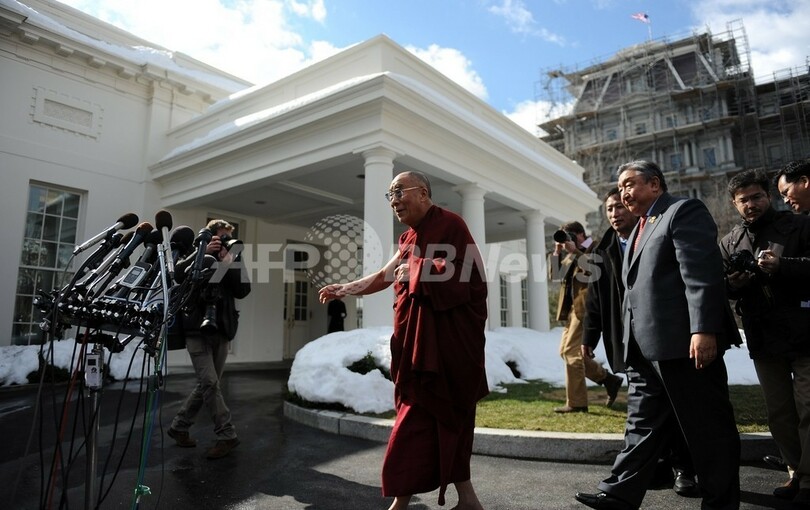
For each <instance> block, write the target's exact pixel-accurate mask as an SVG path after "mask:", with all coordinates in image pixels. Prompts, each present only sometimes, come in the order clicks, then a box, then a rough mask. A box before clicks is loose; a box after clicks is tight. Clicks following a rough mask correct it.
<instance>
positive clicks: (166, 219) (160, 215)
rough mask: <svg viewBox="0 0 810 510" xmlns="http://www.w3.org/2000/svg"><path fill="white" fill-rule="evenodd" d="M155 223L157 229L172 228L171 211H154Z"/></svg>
mask: <svg viewBox="0 0 810 510" xmlns="http://www.w3.org/2000/svg"><path fill="white" fill-rule="evenodd" d="M155 225H156V226H157V229H158V230H160V229H162V228H163V227H166V228H168V229H169V230H171V228H172V213H170V212H169V211H164V210H160V211H158V212H157V213H155Z"/></svg>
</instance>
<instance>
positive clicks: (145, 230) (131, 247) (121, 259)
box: [110, 221, 154, 277]
mask: <svg viewBox="0 0 810 510" xmlns="http://www.w3.org/2000/svg"><path fill="white" fill-rule="evenodd" d="M152 230H154V227H152V224H151V223H149V222H148V221H144V222H143V223H141V224H140V225H138V228H136V229H135V235H133V236H132V239H130V240H129V242H128V243H127V244H126V246H124V248H123V249H122V250H121V251H120V252H118V255H116V256H115V260H113V263H112V264H110V275H111V276H112V277H115V276H116V275H117V274H118V273H120V272H121V269H122V268H123V267H124V264H126V262H128V261H129V256H130V255H132V252H134V251H135V248H137V247H138V246H140V245H141V243H142V242H143V241H144V239H146V237H147V236H148V235H149V233H150V232H152Z"/></svg>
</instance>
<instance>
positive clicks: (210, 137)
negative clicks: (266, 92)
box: [160, 71, 592, 193]
mask: <svg viewBox="0 0 810 510" xmlns="http://www.w3.org/2000/svg"><path fill="white" fill-rule="evenodd" d="M379 76H387V77H389V78H390V79H392V80H394V81H396V82H398V83H400V84H402V85H403V86H405V87H407V88H409V89H412V90H414V91H415V92H417V93H418V94H419V95H420V97H422V98H424V99H426V100H428V101H430V102H431V103H434V104H436V105H437V106H439V107H441V109H442V110H443V111H447V112H449V113H450V114H452V115H453V116H455V117H457V118H458V119H460V120H461V121H463V122H465V123H467V124H469V125H471V126H474V127H475V128H476V129H478V130H479V131H481V132H482V133H484V134H485V135H486V136H488V137H490V138H492V139H493V140H496V141H498V142H499V143H501V144H503V145H504V146H506V147H508V148H509V149H510V150H512V151H514V152H515V153H517V154H520V155H521V156H523V157H525V158H527V159H529V160H531V161H535V162H538V163H539V164H542V165H543V167H544V168H546V169H547V170H548V171H549V172H551V173H553V174H555V175H556V176H558V177H560V178H561V179H562V180H564V181H565V182H566V183H567V184H570V185H571V186H574V187H575V188H578V189H581V190H583V191H587V192H589V193H592V192H591V191H590V190H589V189H587V187H585V184H584V182H583V181H582V180H581V179H577V178H576V177H575V176H574V175H573V174H572V173H571V172H568V171H564V170H563V171H560V170H559V167H560V165H562V164H565V162H568V163H569V164H574V163H571V162H570V161H569V160H567V158H565V157H564V156H563V155H561V154H557V153H556V151H554V152H552V153H550V154H542V153H538V151H537V147H536V144H537V143H542V142H540V141H539V140H537V139H536V138H534V137H532V140H531V141H526V140H525V136H529V137H531V136H532V135H531V134H529V133H528V132H525V130H523V128H520V127H519V126H516V129H515V130H514V133H512V134H510V133H508V132H506V131H505V130H503V129H502V128H500V127H498V126H497V125H495V124H493V123H491V122H487V121H486V119H483V118H482V117H481V116H480V115H477V114H475V113H473V112H471V111H469V109H467V108H463V107H461V106H460V105H459V104H457V103H456V102H454V101H452V100H450V99H448V98H447V97H445V96H444V95H442V94H440V93H439V92H437V91H436V90H434V89H433V88H431V87H429V86H428V85H426V84H424V83H422V82H420V81H419V80H417V79H415V78H412V77H409V76H405V75H402V74H398V73H392V72H389V71H386V72H380V73H374V74H369V75H365V76H358V77H355V78H352V79H349V80H345V81H342V82H340V83H337V84H334V85H331V86H329V87H325V88H323V89H321V90H319V91H317V92H313V93H310V94H306V95H304V96H301V97H299V98H296V99H293V100H291V101H287V102H285V103H282V104H279V105H275V106H272V107H270V108H267V109H264V110H261V111H258V112H253V113H250V114H248V115H245V116H243V117H240V118H238V119H235V120H232V121H229V122H226V123H224V124H222V125H220V126H217V127H216V128H214V129H212V130H211V131H209V132H208V133H206V134H205V135H203V136H200V137H198V138H196V139H194V140H193V141H191V142H189V143H186V144H183V145H181V146H179V147H176V148H175V149H173V150H172V151H170V152H169V153H168V154H166V155H165V156H164V157H163V158H161V160H160V162H165V161H168V160H170V159H172V158H175V157H177V156H179V155H181V154H184V153H187V152H190V151H193V150H195V149H197V148H199V147H202V146H205V145H207V144H210V143H213V142H215V141H217V140H220V139H223V138H226V137H228V136H231V135H233V134H235V133H238V132H240V131H243V130H245V129H248V128H250V127H252V126H255V125H257V124H259V123H261V122H264V121H266V120H268V119H272V118H274V117H278V116H281V115H283V114H285V113H287V112H289V111H292V110H295V109H297V108H300V107H303V106H305V105H307V104H311V103H314V102H316V101H319V100H321V99H323V98H325V97H328V96H331V95H334V94H336V93H338V92H340V91H343V90H346V89H349V88H352V87H354V86H356V85H359V84H361V83H364V82H368V81H370V80H373V79H375V78H377V77H379ZM258 90H260V87H254V88H252V89H251V92H254V91H258ZM238 95H239V96H242V95H244V94H243V93H242V92H240V93H238ZM233 98H234V97H233V96H232V97H231V99H233ZM227 102H228V100H223V101H220V102H219V103H217V104H216V105H214V106H213V107H212V108H211V109H209V113H211V111H212V110H220V109H222V108H223V107H224V104H225V103H227ZM218 106H219V107H218ZM524 132H525V136H524ZM515 133H519V135H520V138H518V137H517V135H516V134H515ZM521 138H522V139H523V140H521ZM532 142H533V143H532ZM550 150H552V149H550ZM561 158H563V159H565V161H563V159H561ZM555 160H557V161H555Z"/></svg>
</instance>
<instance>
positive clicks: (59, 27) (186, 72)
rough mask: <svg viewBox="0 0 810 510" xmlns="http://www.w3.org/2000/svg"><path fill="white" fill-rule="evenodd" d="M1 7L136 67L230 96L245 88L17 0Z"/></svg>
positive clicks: (170, 55) (2, 0)
mask: <svg viewBox="0 0 810 510" xmlns="http://www.w3.org/2000/svg"><path fill="white" fill-rule="evenodd" d="M0 5H2V6H3V7H6V8H8V9H10V10H12V11H15V12H18V13H19V14H21V15H23V16H25V17H26V20H25V23H27V24H29V25H32V26H36V27H39V28H42V29H45V30H48V31H50V32H53V33H54V34H57V35H61V36H63V37H65V38H67V39H71V40H73V41H76V42H77V43H80V44H83V45H85V46H88V47H90V48H94V49H96V50H98V51H100V52H103V53H107V54H109V55H114V56H116V57H119V58H121V59H123V60H127V61H129V62H131V63H133V64H135V65H136V66H145V65H151V66H154V67H157V68H161V69H165V70H167V71H169V72H172V73H175V74H177V75H180V76H185V77H187V78H189V79H190V80H194V81H195V82H201V83H205V84H208V85H211V86H213V87H217V88H219V89H221V90H225V91H228V92H231V93H233V92H237V91H239V90H242V89H244V88H246V86H245V83H244V82H239V81H235V80H232V79H230V78H228V77H227V76H225V75H224V74H216V73H212V72H208V71H205V70H203V69H202V65H201V68H200V69H191V68H188V67H184V66H182V65H180V64H179V63H177V62H176V61H175V60H174V53H173V52H171V51H169V50H165V49H158V48H153V47H148V46H123V45H119V44H114V43H110V42H107V41H101V40H99V39H95V38H93V37H90V36H88V35H85V34H83V33H81V32H78V31H76V30H74V29H72V28H69V27H67V26H65V25H63V24H62V23H60V22H59V21H57V20H56V19H54V18H52V17H50V16H48V15H46V14H42V13H40V12H39V11H37V10H35V9H32V8H31V7H29V6H27V5H25V4H22V3H20V2H18V1H17V0H0ZM190 60H193V59H190Z"/></svg>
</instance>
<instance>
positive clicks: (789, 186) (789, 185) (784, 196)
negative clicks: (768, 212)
mask: <svg viewBox="0 0 810 510" xmlns="http://www.w3.org/2000/svg"><path fill="white" fill-rule="evenodd" d="M797 182H799V181H796V182H789V183H787V186H785V189H784V191H780V192H779V194H780V195H782V201H783V202H785V203H788V193H790V190H791V189H792V188H793V186H795V185H796V183H797Z"/></svg>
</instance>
